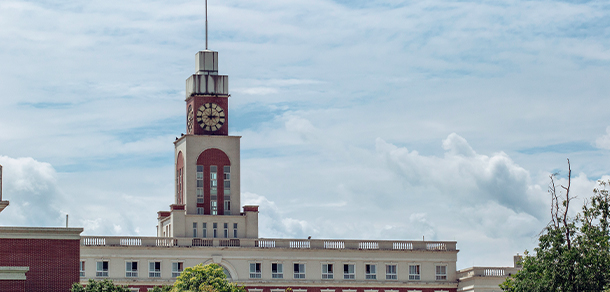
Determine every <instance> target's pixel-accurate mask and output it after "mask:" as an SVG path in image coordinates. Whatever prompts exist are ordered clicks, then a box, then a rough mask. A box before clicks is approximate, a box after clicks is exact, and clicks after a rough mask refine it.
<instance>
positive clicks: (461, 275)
mask: <svg viewBox="0 0 610 292" xmlns="http://www.w3.org/2000/svg"><path fill="white" fill-rule="evenodd" d="M519 270H520V269H519V268H512V267H470V268H467V269H463V270H459V271H458V272H457V277H458V279H461V280H462V279H467V278H472V277H508V276H510V275H514V274H515V273H517V272H518V271H519Z"/></svg>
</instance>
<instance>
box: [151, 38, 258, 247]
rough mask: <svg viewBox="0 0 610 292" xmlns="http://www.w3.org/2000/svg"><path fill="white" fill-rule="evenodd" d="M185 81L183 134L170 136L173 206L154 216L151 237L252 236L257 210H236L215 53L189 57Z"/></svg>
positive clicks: (231, 144) (233, 145)
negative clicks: (190, 66) (191, 69)
mask: <svg viewBox="0 0 610 292" xmlns="http://www.w3.org/2000/svg"><path fill="white" fill-rule="evenodd" d="M195 66H196V71H195V74H193V75H191V76H190V77H189V78H188V79H187V80H186V100H185V102H186V135H183V136H181V137H180V138H176V141H175V142H174V148H175V156H174V159H175V190H174V204H172V205H170V211H160V212H158V220H159V225H158V226H157V235H158V236H162V237H192V238H231V239H233V238H257V237H258V206H244V212H240V206H241V205H240V204H241V202H240V201H241V200H240V197H241V196H240V184H239V181H240V158H239V155H240V153H239V152H240V138H241V137H240V136H229V96H230V95H229V77H228V76H227V75H219V74H218V52H215V51H210V50H204V51H199V52H197V54H196V55H195Z"/></svg>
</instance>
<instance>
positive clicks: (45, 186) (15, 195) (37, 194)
mask: <svg viewBox="0 0 610 292" xmlns="http://www.w3.org/2000/svg"><path fill="white" fill-rule="evenodd" d="M0 165H2V166H3V172H2V179H3V183H2V186H3V195H2V199H3V200H6V201H9V202H10V205H9V206H8V207H7V208H6V209H5V210H4V211H3V212H2V213H1V214H0V218H2V221H1V223H2V225H27V226H60V225H61V223H62V221H63V215H64V214H62V212H60V211H59V208H61V207H63V206H62V205H63V199H62V196H61V194H60V192H59V190H58V187H57V180H56V173H55V169H53V167H52V166H51V165H50V164H48V163H44V162H39V161H36V160H34V159H32V158H31V157H24V158H10V157H7V156H0Z"/></svg>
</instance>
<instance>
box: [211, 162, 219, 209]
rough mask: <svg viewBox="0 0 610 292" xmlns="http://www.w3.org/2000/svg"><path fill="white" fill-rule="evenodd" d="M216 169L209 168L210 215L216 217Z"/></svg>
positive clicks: (213, 166)
mask: <svg viewBox="0 0 610 292" xmlns="http://www.w3.org/2000/svg"><path fill="white" fill-rule="evenodd" d="M217 199H218V167H216V165H211V166H210V214H212V215H218V202H217V201H216V200H217Z"/></svg>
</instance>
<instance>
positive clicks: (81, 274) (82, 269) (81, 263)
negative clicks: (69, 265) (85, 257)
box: [80, 261, 85, 277]
mask: <svg viewBox="0 0 610 292" xmlns="http://www.w3.org/2000/svg"><path fill="white" fill-rule="evenodd" d="M80 276H81V277H84V276H85V261H80Z"/></svg>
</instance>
